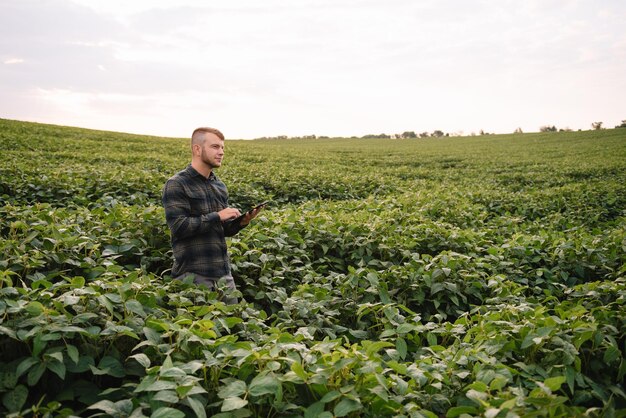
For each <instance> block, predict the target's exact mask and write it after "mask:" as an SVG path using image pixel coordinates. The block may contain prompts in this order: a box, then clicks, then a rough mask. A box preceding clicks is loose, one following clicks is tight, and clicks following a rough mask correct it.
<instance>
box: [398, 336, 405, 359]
mask: <svg viewBox="0 0 626 418" xmlns="http://www.w3.org/2000/svg"><path fill="white" fill-rule="evenodd" d="M396 350H397V351H398V354H399V355H400V358H401V359H402V360H404V359H405V358H406V354H407V345H406V341H405V340H404V338H402V337H398V339H397V340H396Z"/></svg>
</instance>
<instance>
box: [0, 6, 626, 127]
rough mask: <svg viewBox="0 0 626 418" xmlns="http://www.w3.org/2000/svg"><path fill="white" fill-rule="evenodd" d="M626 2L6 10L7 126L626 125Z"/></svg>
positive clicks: (0, 49)
mask: <svg viewBox="0 0 626 418" xmlns="http://www.w3.org/2000/svg"><path fill="white" fill-rule="evenodd" d="M624 22H626V1H623V0H602V1H597V0H524V1H519V0H378V1H375V0H300V1H295V0H263V1H258V0H257V1H253V0H237V1H223V0H211V1H203V0H0V118H4V119H16V120H23V121H33V122H42V123H52V124H58V125H68V126H77V127H84V128H91V129H102V130H108V131H117V132H128V133H137V134H145V135H156V136H171V137H183V138H187V137H189V136H190V135H191V132H192V131H193V130H194V129H195V128H196V127H199V126H212V127H216V128H218V129H220V130H221V131H222V132H224V134H225V135H226V137H227V138H231V139H251V138H258V137H263V136H279V135H287V136H304V135H317V136H331V137H333V136H363V135H367V134H380V133H386V134H394V133H402V132H405V131H414V132H416V133H421V132H432V131H434V130H441V131H443V132H446V133H450V134H461V135H469V134H471V133H473V132H475V133H478V132H479V131H480V130H483V131H485V132H488V133H510V132H513V131H514V130H515V129H517V128H521V129H522V130H523V131H524V132H536V131H538V130H539V128H540V127H541V126H556V127H557V128H560V129H565V128H570V129H574V130H578V129H582V130H587V129H591V123H592V122H597V121H601V122H603V124H604V126H605V127H608V128H612V127H613V126H615V125H618V124H620V123H621V121H622V120H623V119H626V100H625V98H626V30H625V29H624V28H625V26H624Z"/></svg>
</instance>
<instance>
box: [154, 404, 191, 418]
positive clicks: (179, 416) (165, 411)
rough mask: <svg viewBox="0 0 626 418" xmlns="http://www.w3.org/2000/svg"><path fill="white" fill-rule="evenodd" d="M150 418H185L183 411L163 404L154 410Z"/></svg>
mask: <svg viewBox="0 0 626 418" xmlns="http://www.w3.org/2000/svg"><path fill="white" fill-rule="evenodd" d="M150 418H185V413H184V412H183V411H179V410H178V409H174V408H170V407H168V406H163V407H161V408H159V409H157V410H156V411H154V412H153V413H152V415H150Z"/></svg>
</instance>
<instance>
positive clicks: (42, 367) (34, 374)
mask: <svg viewBox="0 0 626 418" xmlns="http://www.w3.org/2000/svg"><path fill="white" fill-rule="evenodd" d="M45 371H46V363H43V362H42V363H39V364H37V366H35V367H33V368H32V369H30V371H29V372H28V377H27V380H26V381H27V382H28V386H35V385H36V384H37V382H39V379H41V376H42V375H43V373H44V372H45Z"/></svg>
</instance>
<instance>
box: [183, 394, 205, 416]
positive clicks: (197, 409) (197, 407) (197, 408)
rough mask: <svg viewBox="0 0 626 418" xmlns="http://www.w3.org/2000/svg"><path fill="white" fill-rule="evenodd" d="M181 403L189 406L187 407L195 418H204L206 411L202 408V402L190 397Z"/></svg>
mask: <svg viewBox="0 0 626 418" xmlns="http://www.w3.org/2000/svg"><path fill="white" fill-rule="evenodd" d="M183 402H184V403H187V404H189V407H190V408H191V409H192V410H193V412H194V413H195V414H196V417H198V418H206V410H205V408H204V405H202V402H200V401H199V400H198V399H195V398H192V397H191V396H190V397H188V398H185V400H184V401H183Z"/></svg>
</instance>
